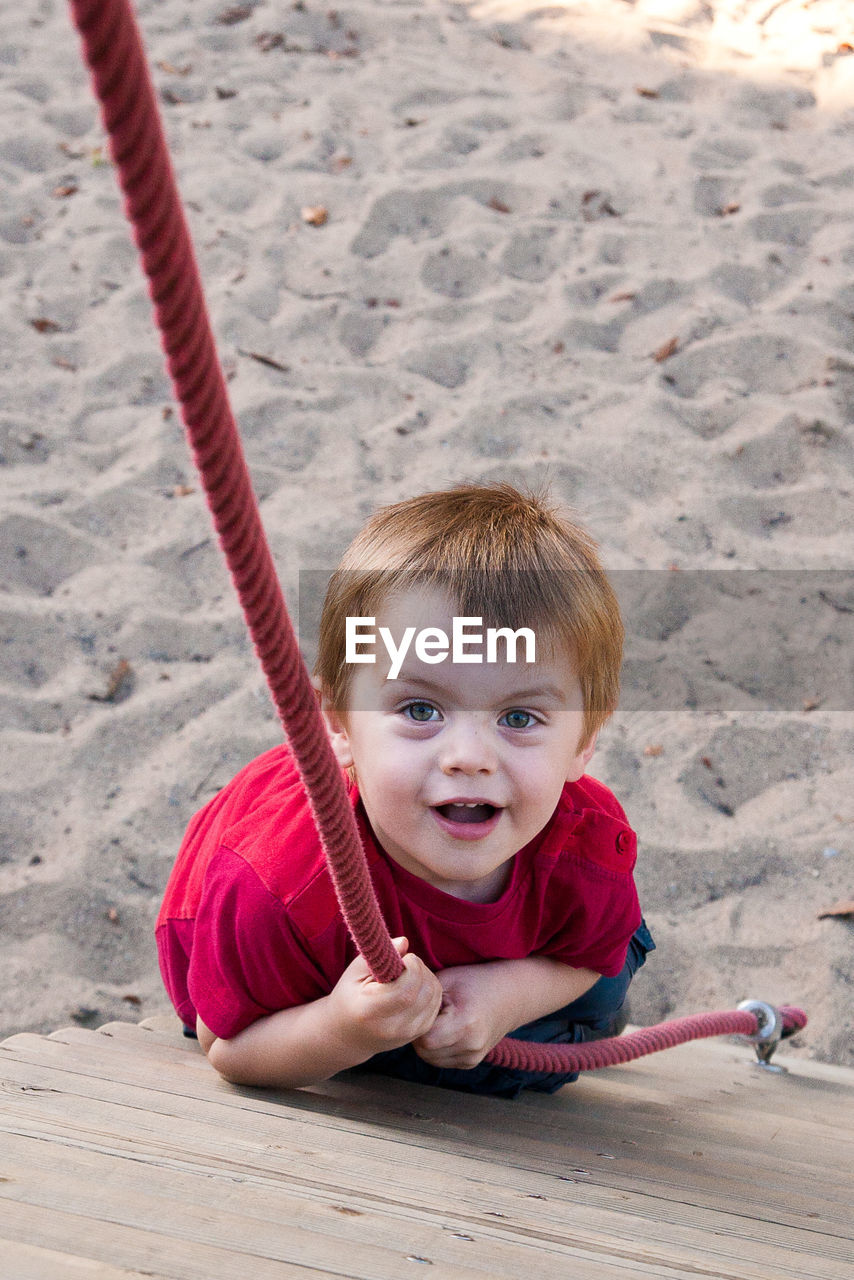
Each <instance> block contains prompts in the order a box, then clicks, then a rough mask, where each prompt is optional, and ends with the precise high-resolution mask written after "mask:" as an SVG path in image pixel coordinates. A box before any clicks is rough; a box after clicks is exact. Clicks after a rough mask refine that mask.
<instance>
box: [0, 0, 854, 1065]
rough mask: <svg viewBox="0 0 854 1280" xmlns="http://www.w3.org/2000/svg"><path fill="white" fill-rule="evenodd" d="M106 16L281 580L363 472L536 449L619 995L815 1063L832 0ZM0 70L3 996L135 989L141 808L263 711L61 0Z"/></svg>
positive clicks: (823, 991)
mask: <svg viewBox="0 0 854 1280" xmlns="http://www.w3.org/2000/svg"><path fill="white" fill-rule="evenodd" d="M139 12H140V20H141V23H142V26H143V29H144V32H145V36H146V40H147V43H148V47H149V52H150V57H151V60H152V65H153V67H154V75H155V79H156V84H157V87H158V90H159V93H160V96H161V100H162V109H163V113H164V116H165V120H166V125H167V129H168V135H169V139H170V142H171V145H172V147H173V149H174V158H175V165H176V169H177V172H178V176H179V180H180V184H181V188H182V191H183V193H184V196H185V199H186V201H187V204H188V215H189V218H190V222H191V225H192V229H193V234H194V237H195V239H196V243H197V248H198V254H199V259H200V262H201V266H202V269H203V273H204V276H205V279H206V282H207V288H208V294H209V301H210V307H211V312H212V316H213V320H214V324H215V328H216V332H217V336H218V341H219V343H220V347H221V352H222V356H223V359H224V361H225V365H226V368H227V370H228V373H229V377H230V380H231V381H230V386H231V392H232V395H233V401H234V406H235V409H236V411H237V413H238V416H239V419H240V421H241V424H242V429H243V431H244V433H245V441H246V449H247V455H248V458H249V461H250V465H251V467H252V471H253V476H254V481H255V484H256V487H257V490H258V493H259V495H260V496H261V498H262V499H263V515H264V520H265V523H266V526H267V529H268V531H269V536H270V539H271V543H272V546H273V549H274V552H275V554H276V557H277V560H278V563H279V565H280V567H281V573H282V578H283V582H284V584H285V587H286V591H287V594H288V599H289V601H290V603H291V605H292V606H293V608H294V610H295V611H296V608H297V606H298V585H299V579H298V575H299V572H300V570H308V569H312V570H324V569H328V568H330V567H331V566H332V565H334V563H335V560H336V558H337V555H338V554H339V553H340V551H341V550H342V549H343V547H344V545H345V544H346V542H347V540H348V539H349V537H350V536H351V535H352V533H353V532H354V531H355V530H356V528H357V527H358V526H359V524H360V522H361V520H362V519H363V517H364V516H365V514H366V513H367V512H368V511H370V510H371V509H372V508H374V507H375V506H376V505H377V504H379V503H382V502H386V501H390V500H394V499H397V498H399V497H402V496H405V495H408V494H411V493H414V492H418V491H423V490H424V489H427V488H430V487H437V486H443V485H446V484H449V483H452V482H455V481H458V480H461V479H466V478H469V479H473V478H476V479H485V478H501V479H506V480H510V481H513V482H523V483H524V482H529V483H534V484H537V483H540V482H543V481H547V482H548V483H550V485H551V487H552V491H553V493H554V494H555V495H556V496H557V497H558V498H560V499H561V500H562V501H564V502H565V503H567V504H570V505H572V506H574V507H575V508H576V509H577V511H578V512H579V513H580V514H581V516H582V518H583V519H584V520H585V521H586V522H587V523H588V525H589V526H590V527H591V529H592V530H593V532H594V533H595V535H596V536H597V538H598V539H599V540H600V542H601V545H602V549H603V555H604V559H605V561H606V563H607V564H608V565H609V566H610V567H611V568H613V569H614V571H615V581H617V582H618V586H619V589H620V590H621V593H622V594H623V597H624V599H625V601H626V608H627V615H628V618H629V628H630V643H629V647H628V660H627V667H626V678H625V700H624V706H623V708H622V709H621V711H620V713H619V714H618V715H617V716H616V717H615V719H614V721H613V722H612V724H611V725H610V726H609V728H608V729H607V731H606V732H605V733H604V734H603V737H602V740H601V745H600V749H599V751H598V753H597V756H596V758H595V761H594V765H593V767H592V772H594V773H596V774H598V776H600V777H601V778H603V779H604V780H605V781H606V782H608V783H609V784H610V785H612V786H613V787H614V788H615V790H616V791H617V793H618V794H619V796H620V798H621V799H622V801H623V803H624V805H625V807H626V809H627V810H628V813H629V815H630V818H631V819H632V821H633V824H634V825H635V826H636V828H637V829H638V831H639V835H640V858H639V869H638V875H639V882H640V887H641V891H642V897H643V903H644V907H645V911H646V915H647V918H648V921H649V923H650V925H651V927H652V929H653V931H654V933H655V935H656V938H657V941H658V951H657V953H656V955H655V956H654V957H653V958H652V959H651V961H650V962H649V964H648V966H647V968H646V969H645V970H644V971H643V973H642V974H641V975H640V976H639V978H638V980H637V982H636V984H635V987H634V992H633V996H632V1015H633V1018H634V1019H635V1020H636V1021H640V1022H651V1021H655V1020H657V1019H658V1018H659V1017H661V1016H663V1015H668V1014H679V1013H687V1012H691V1011H695V1010H699V1009H702V1008H719V1007H724V1008H727V1007H732V1006H733V1005H734V1003H735V1002H737V1001H738V1000H741V999H743V998H745V997H747V996H758V997H762V998H767V999H770V1000H772V1001H777V1002H786V1001H787V1002H791V1003H795V1004H800V1005H802V1006H804V1007H805V1008H806V1009H807V1011H808V1013H809V1015H810V1026H809V1028H808V1030H807V1031H806V1032H805V1033H804V1034H803V1035H801V1036H800V1037H798V1039H797V1041H796V1045H795V1048H794V1049H793V1050H791V1051H792V1052H796V1053H801V1054H805V1055H809V1056H814V1057H818V1058H821V1059H824V1060H826V1061H832V1062H848V1063H854V1052H852V1045H851V1036H850V1028H851V1025H852V1010H854V984H852V959H851V942H852V928H854V926H852V923H851V921H850V919H846V918H845V917H842V916H837V917H830V918H824V919H819V914H820V913H821V912H822V910H823V909H824V908H826V907H829V906H831V905H833V904H834V903H836V902H838V901H839V900H843V899H850V898H851V897H854V867H852V862H854V807H852V799H851V797H852V794H854V785H852V783H854V767H852V763H851V761H852V746H854V724H852V715H851V711H852V652H854V645H852V622H854V572H852V570H854V563H853V562H854V547H852V539H851V531H852V527H854V498H852V456H854V450H852V444H854V441H853V440H852V429H854V426H853V425H852V424H853V423H854V355H853V354H852V352H851V345H852V338H854V287H852V284H851V278H852V268H853V267H854V222H852V214H854V203H853V201H854V155H852V150H851V138H852V131H853V130H854V49H852V46H854V14H852V6H851V4H850V3H848V0H812V2H810V0H777V3H773V2H772V0H761V2H760V0H709V2H708V3H703V2H702V0H696V2H695V0H637V2H636V3H632V2H631V0H578V2H577V3H575V2H572V0H568V2H567V3H564V4H561V5H553V6H548V7H539V6H535V5H531V4H529V3H527V0H507V2H506V3H504V2H499V0H496V2H495V3H491V2H485V3H448V2H444V0H421V2H419V3H408V2H401V3H389V2H386V3H382V2H380V0H363V2H360V3H353V4H349V3H348V4H344V5H343V6H342V7H341V8H339V9H337V10H334V11H333V10H331V9H329V8H328V7H327V5H326V4H317V3H314V0H305V2H304V3H302V2H300V3H298V4H295V5H291V4H278V3H273V2H272V0H268V2H267V3H264V2H262V3H258V4H257V5H254V6H246V7H243V8H241V7H239V6H232V7H230V8H229V6H228V5H227V4H226V2H225V0H219V2H217V3H207V2H204V3H199V2H198V0H193V3H189V2H188V0H158V2H157V3H153V0H146V2H145V3H142V4H141V6H140V10H139ZM0 95H2V96H0V103H2V108H1V109H0V184H2V192H3V194H2V203H0V362H2V379H3V391H2V410H0V466H2V473H0V474H1V475H2V522H0V591H2V600H0V639H1V640H2V658H3V664H2V672H0V681H2V683H0V703H2V713H3V714H2V735H0V751H2V756H1V757H0V759H2V766H0V788H2V795H1V796H0V803H2V810H3V822H2V832H0V929H2V952H0V992H2V995H0V1034H8V1033H12V1032H14V1031H17V1030H22V1029H26V1028H34V1029H40V1030H51V1029H54V1028H55V1027H57V1026H60V1025H63V1024H67V1023H68V1022H69V1021H76V1022H78V1023H80V1024H82V1025H86V1026H94V1025H98V1024H100V1023H101V1022H103V1021H105V1020H107V1019H110V1018H114V1017H123V1018H131V1019H134V1020H135V1019H138V1018H139V1017H141V1016H145V1015H148V1014H151V1013H155V1012H160V1011H163V1010H165V1009H166V1007H167V1003H166V999H165V996H164V994H163V993H162V991H161V988H160V982H159V976H158V972H157V964H156V958H155V953H154V947H153V939H152V925H153V921H154V917H155V914H156V910H157V905H158V900H159V895H160V893H161V890H162V887H163V885H164V883H165V880H166V877H167V874H168V871H169V867H170V865H171V860H172V858H173V857H174V853H175V850H176V848H177V845H178V842H179V840H180V836H181V833H182V830H183V828H184V825H185V824H186V822H187V820H188V819H189V817H190V816H191V814H192V813H193V812H194V810H195V809H196V808H197V807H198V806H199V805H200V804H201V803H202V802H203V801H204V800H206V799H207V798H208V797H209V796H210V795H211V794H213V792H214V791H215V790H216V789H217V788H218V787H219V786H221V785H222V784H223V783H225V782H226V781H227V780H228V778H229V777H230V776H231V774H232V773H233V772H234V771H235V770H236V769H237V768H238V767H239V766H240V765H241V764H242V763H244V762H245V761H246V760H247V759H249V758H250V757H251V756H252V755H254V754H256V753H257V752H259V751H260V750H262V749H264V748H266V747H267V746H269V745H272V744H273V743H275V742H277V741H278V740H279V728H278V724H277V721H276V720H275V717H274V715H273V713H272V711H271V709H270V707H269V705H268V700H267V695H266V692H265V689H264V687H263V684H262V681H261V678H260V676H259V673H258V671H257V669H256V666H255V663H254V659H253V656H252V654H251V652H250V650H249V648H248V645H247V642H246V639H245V636H244V632H243V628H242V623H241V620H240V617H239V614H238V610H237V607H236V604H235V602H234V600H233V598H232V592H231V587H230V585H229V582H228V580H227V577H226V575H225V572H224V569H223V567H222V564H221V561H220V557H219V552H218V550H217V548H216V546H215V545H214V544H213V542H212V540H211V533H210V528H209V523H208V517H207V513H206V510H205V506H204V500H203V498H202V497H201V495H200V494H199V492H198V488H197V483H196V480H195V477H194V474H193V471H192V467H191V464H190V462H189V460H188V454H187V451H186V448H185V445H184V442H183V440H182V437H181V433H180V429H179V425H178V421H177V414H176V412H175V411H174V409H173V408H172V406H171V404H170V393H169V387H168V384H167V381H166V378H165V376H164V373H163V371H162V366H161V359H160V355H159V348H158V343H157V340H156V337H155V336H154V334H153V331H152V328H151V324H150V318H149V305H148V300H147V294H146V289H145V286H144V284H143V282H142V279H141V276H140V273H139V270H138V268H137V266H136V261H135V256H134V251H133V249H132V246H131V241H130V238H129V234H128V231H127V229H126V227H125V224H124V222H123V219H122V215H121V210H120V202H119V199H118V196H117V191H116V185H115V179H114V174H113V171H112V168H111V166H110V164H109V163H108V161H107V160H106V158H105V155H106V153H105V147H104V138H103V134H102V131H101V129H100V126H99V124H98V121H97V116H96V112H95V108H94V105H93V102H92V99H91V97H90V94H89V91H88V87H87V79H86V77H85V75H84V73H83V70H82V69H81V66H80V63H79V59H78V46H77V40H76V36H75V34H74V32H73V30H72V28H71V25H70V20H69V16H68V13H67V11H66V6H65V4H63V3H61V2H60V0H33V2H32V3H30V4H27V5H21V4H11V3H4V4H3V5H2V6H0ZM312 207H322V208H323V209H325V210H326V211H327V217H326V220H325V222H324V223H323V225H312V223H311V222H307V221H305V220H304V217H303V212H302V211H303V210H304V209H306V208H312ZM259 357H264V359H263V360H262V359H259ZM270 362H272V363H270ZM276 366H279V367H276ZM304 586H305V584H304ZM305 594H306V597H307V598H309V597H311V595H312V591H311V589H310V587H306V591H305ZM310 648H311V643H310V638H309V637H308V635H306V649H307V650H310Z"/></svg>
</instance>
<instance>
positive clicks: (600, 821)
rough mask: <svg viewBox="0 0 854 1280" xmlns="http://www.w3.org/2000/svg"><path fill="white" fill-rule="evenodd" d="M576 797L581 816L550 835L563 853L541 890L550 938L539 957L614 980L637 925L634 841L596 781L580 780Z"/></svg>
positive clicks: (620, 811) (607, 793)
mask: <svg viewBox="0 0 854 1280" xmlns="http://www.w3.org/2000/svg"><path fill="white" fill-rule="evenodd" d="M573 795H574V798H575V801H576V803H577V804H578V805H579V809H580V812H579V811H576V815H575V816H574V817H571V818H570V819H569V820H568V825H566V826H565V828H564V829H563V831H561V828H560V827H558V828H557V829H556V832H555V835H556V838H557V843H558V846H559V849H560V852H559V853H558V854H557V856H556V858H555V861H554V865H553V869H552V872H551V875H550V877H549V880H548V884H547V885H546V886H544V891H543V896H544V908H545V909H544V922H545V921H550V924H549V925H547V928H548V929H549V932H550V936H549V939H548V942H547V943H546V944H545V946H541V947H539V948H538V951H539V953H540V954H541V955H547V956H550V957H551V958H552V959H554V960H560V961H561V963H563V964H567V965H571V966H572V967H573V968H582V969H592V970H593V971H594V972H595V973H601V974H602V975H603V977H606V978H613V977H616V975H617V974H618V973H619V972H620V971H621V969H622V968H623V965H624V964H625V962H626V953H627V951H628V947H629V942H630V941H631V938H632V934H633V933H634V932H635V930H636V929H637V927H638V925H639V924H640V922H641V909H640V902H639V901H638V893H637V888H636V886H635V881H634V875H633V871H634V867H635V862H636V860H637V838H636V836H635V833H634V831H633V830H632V829H631V827H630V826H629V824H628V820H627V818H626V815H625V813H624V812H623V809H622V808H621V806H620V804H619V803H618V801H617V800H616V798H615V797H614V796H613V795H612V794H611V792H610V791H609V790H608V789H607V787H605V786H603V785H602V783H601V782H597V781H596V780H595V779H593V778H588V777H586V776H585V777H584V778H583V779H582V780H581V782H580V783H579V784H576V786H575V787H574V789H573Z"/></svg>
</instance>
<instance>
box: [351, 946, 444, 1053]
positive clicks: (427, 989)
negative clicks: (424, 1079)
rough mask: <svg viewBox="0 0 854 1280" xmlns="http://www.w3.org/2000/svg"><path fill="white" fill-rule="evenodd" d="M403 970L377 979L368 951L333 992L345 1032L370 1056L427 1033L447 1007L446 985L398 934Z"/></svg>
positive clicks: (352, 966) (395, 1047) (357, 959)
mask: <svg viewBox="0 0 854 1280" xmlns="http://www.w3.org/2000/svg"><path fill="white" fill-rule="evenodd" d="M393 941H394V946H395V948H396V949H397V951H398V953H399V954H400V955H401V956H402V957H403V973H402V974H401V975H400V977H399V978H396V979H395V980H394V982H377V981H376V979H375V978H374V977H372V975H371V971H370V969H369V968H368V965H367V963H366V961H365V959H364V957H363V956H357V957H356V959H355V960H354V961H353V962H352V963H351V964H350V965H348V966H347V968H346V969H345V970H344V972H343V973H342V975H341V977H340V978H339V979H338V982H337V983H336V984H335V987H334V988H333V989H332V991H331V992H330V994H329V997H328V999H329V1002H330V1006H331V1009H332V1010H333V1011H334V1014H335V1016H336V1019H337V1020H338V1021H339V1025H340V1026H341V1029H342V1031H343V1032H344V1034H345V1035H347V1036H348V1037H349V1038H352V1040H353V1042H354V1044H357V1045H358V1046H359V1048H360V1050H364V1052H365V1054H366V1056H367V1057H373V1055H374V1054H375V1053H383V1052H384V1051H386V1050H388V1049H399V1048H400V1047H401V1045H405V1044H409V1042H410V1041H411V1040H417V1039H418V1037H419V1036H423V1035H426V1033H427V1032H428V1031H429V1030H430V1028H431V1027H432V1025H433V1023H434V1022H435V1021H436V1018H437V1017H438V1014H439V1010H440V1009H441V1007H442V984H441V983H440V982H439V979H438V978H437V977H436V975H435V974H434V973H432V972H431V971H430V970H429V969H428V968H427V966H426V964H425V963H424V961H423V960H420V959H419V958H418V956H415V955H411V954H410V953H409V943H408V942H407V940H406V938H395V939H394V940H393Z"/></svg>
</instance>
